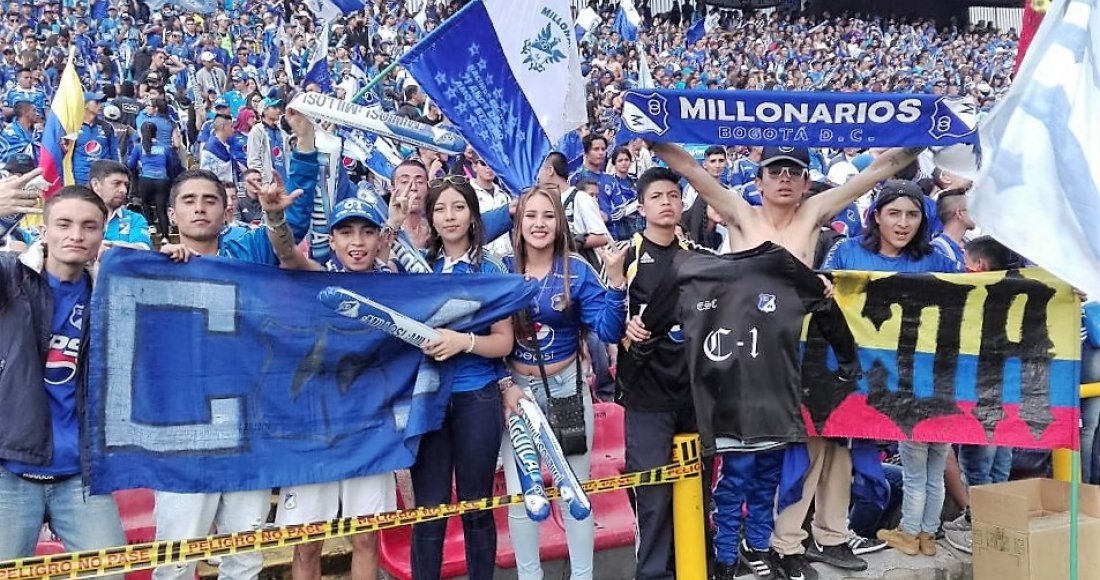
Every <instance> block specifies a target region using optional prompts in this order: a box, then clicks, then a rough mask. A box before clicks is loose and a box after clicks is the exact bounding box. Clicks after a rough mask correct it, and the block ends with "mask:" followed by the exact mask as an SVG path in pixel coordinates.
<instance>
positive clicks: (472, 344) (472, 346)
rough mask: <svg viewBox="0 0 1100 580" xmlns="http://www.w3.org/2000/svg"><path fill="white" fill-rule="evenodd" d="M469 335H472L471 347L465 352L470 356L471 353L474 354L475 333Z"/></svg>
mask: <svg viewBox="0 0 1100 580" xmlns="http://www.w3.org/2000/svg"><path fill="white" fill-rule="evenodd" d="M469 334H470V346H467V347H466V350H465V351H464V352H465V353H466V354H470V353H471V352H474V333H472V332H471V333H469Z"/></svg>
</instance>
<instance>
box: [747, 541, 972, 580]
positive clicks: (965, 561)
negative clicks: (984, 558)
mask: <svg viewBox="0 0 1100 580" xmlns="http://www.w3.org/2000/svg"><path fill="white" fill-rule="evenodd" d="M863 558H864V559H865V560H867V569H866V570H864V571H862V572H851V571H848V570H840V569H838V568H833V567H832V566H826V565H825V564H814V565H813V567H814V569H815V570H817V572H818V574H819V576H818V579H819V580H855V579H857V578H858V579H859V580H867V579H875V580H973V578H974V572H973V569H972V567H971V565H970V554H966V553H963V552H960V551H958V550H956V549H955V548H952V547H951V546H949V545H948V544H947V542H944V541H940V542H939V543H938V544H937V550H936V555H935V556H907V555H905V554H902V553H901V552H899V551H897V550H891V549H886V550H882V551H880V552H875V553H873V554H865V555H864V556H863ZM738 578H744V579H746V580H747V579H749V578H755V576H753V575H752V574H747V575H744V576H739V577H738Z"/></svg>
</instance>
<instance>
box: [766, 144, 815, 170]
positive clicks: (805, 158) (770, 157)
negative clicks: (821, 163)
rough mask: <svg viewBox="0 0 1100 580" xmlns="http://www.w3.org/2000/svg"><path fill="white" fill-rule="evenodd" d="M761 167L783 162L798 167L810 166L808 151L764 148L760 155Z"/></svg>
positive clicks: (803, 148) (791, 148)
mask: <svg viewBox="0 0 1100 580" xmlns="http://www.w3.org/2000/svg"><path fill="white" fill-rule="evenodd" d="M760 158H761V161H760V166H761V167H767V166H769V165H771V164H773V163H779V162H785V163H789V164H793V165H797V166H799V167H809V166H810V150H809V149H806V148H805V147H765V148H764V151H763V152H762V153H761V155H760Z"/></svg>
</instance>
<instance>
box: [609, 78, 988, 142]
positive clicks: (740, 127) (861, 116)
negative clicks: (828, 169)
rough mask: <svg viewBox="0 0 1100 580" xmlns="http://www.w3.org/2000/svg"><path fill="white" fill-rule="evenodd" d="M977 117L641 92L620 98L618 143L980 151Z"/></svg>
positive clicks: (773, 98)
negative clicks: (638, 140) (633, 140)
mask: <svg viewBox="0 0 1100 580" xmlns="http://www.w3.org/2000/svg"><path fill="white" fill-rule="evenodd" d="M976 113H977V109H976V107H975V106H974V103H973V101H971V100H969V99H965V98H950V97H937V96H932V95H908V94H886V93H832V92H830V93H810V92H771V91H677V90H663V89H643V90H632V91H627V92H626V93H625V94H624V97H623V133H624V135H623V137H622V138H621V139H617V140H616V141H624V142H625V141H627V140H629V139H631V138H634V137H641V138H643V139H648V140H651V141H662V142H674V143H708V144H712V145H787V146H799V147H837V148H840V147H891V146H906V147H932V146H948V145H955V144H959V143H965V144H969V145H971V146H973V147H974V148H975V150H977V148H978V147H977V146H978V133H977V130H976V129H975V127H974V119H975V115H976Z"/></svg>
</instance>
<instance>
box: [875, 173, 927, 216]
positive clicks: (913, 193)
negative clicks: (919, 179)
mask: <svg viewBox="0 0 1100 580" xmlns="http://www.w3.org/2000/svg"><path fill="white" fill-rule="evenodd" d="M900 197H908V198H910V199H912V200H913V201H915V202H916V204H917V207H919V208H921V213H924V191H922V190H921V188H920V186H918V185H917V184H916V183H913V182H912V181H909V180H905V179H891V180H889V181H886V182H885V183H883V184H882V187H880V188H879V190H878V194H877V195H876V196H875V203H874V209H876V210H877V209H878V208H880V207H882V206H884V205H886V204H888V203H890V202H892V201H894V200H895V199H898V198H900Z"/></svg>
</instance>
